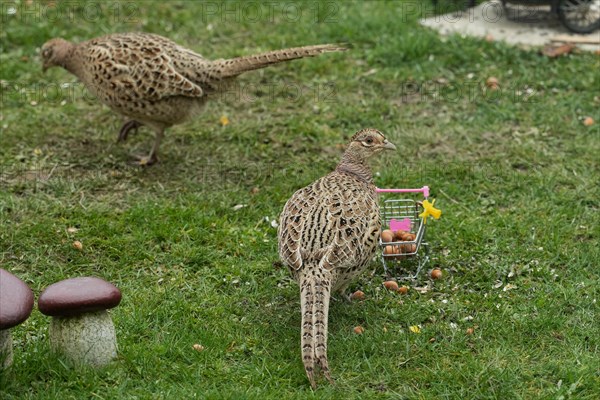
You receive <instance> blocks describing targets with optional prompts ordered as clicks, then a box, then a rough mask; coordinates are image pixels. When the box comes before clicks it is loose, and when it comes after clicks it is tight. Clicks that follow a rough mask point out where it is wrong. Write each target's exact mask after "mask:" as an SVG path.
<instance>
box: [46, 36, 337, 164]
mask: <svg viewBox="0 0 600 400" xmlns="http://www.w3.org/2000/svg"><path fill="white" fill-rule="evenodd" d="M344 50H346V48H345V47H344V46H339V45H332V44H324V45H315V46H305V47H294V48H290V49H282V50H276V51H271V52H267V53H262V54H257V55H252V56H244V57H237V58H231V59H227V60H222V59H220V60H214V61H211V60H208V59H206V58H204V57H202V56H201V55H200V54H198V53H195V52H193V51H192V50H189V49H186V48H185V47H182V46H179V45H178V44H177V43H175V42H173V41H171V40H169V39H167V38H165V37H162V36H159V35H154V34H150V33H133V32H132V33H114V34H110V35H107V36H102V37H98V38H95V39H91V40H87V41H85V42H81V43H71V42H69V41H66V40H64V39H60V38H55V39H51V40H49V41H48V42H46V43H45V44H44V45H43V46H42V50H41V56H42V61H43V70H44V71H45V70H46V69H48V68H51V67H62V68H64V69H66V70H67V71H69V72H70V73H72V74H74V75H75V76H77V78H79V80H80V81H81V82H83V84H84V85H85V86H86V87H87V89H88V90H89V91H90V92H91V93H92V94H93V95H95V96H96V97H97V98H98V99H99V100H100V101H101V102H103V103H104V104H106V105H107V106H109V107H110V108H111V109H113V110H114V111H116V112H117V113H119V114H122V115H124V116H126V117H127V118H128V119H129V121H128V122H127V123H125V125H123V127H122V128H121V130H120V132H119V141H123V140H125V139H126V138H127V135H128V133H129V131H130V130H132V129H137V128H138V127H139V126H142V125H147V126H149V127H150V128H152V129H153V130H154V131H155V132H156V139H155V141H154V146H153V147H152V150H151V151H150V155H149V156H148V157H144V158H142V159H141V163H142V164H144V165H150V164H153V163H155V162H156V161H158V157H157V154H158V148H159V146H160V142H161V140H162V137H163V134H164V131H165V129H167V128H169V127H171V126H173V125H176V124H180V123H183V122H184V121H186V120H188V119H190V118H192V117H193V116H195V115H196V114H197V113H199V112H200V110H201V109H202V107H203V106H204V104H205V102H206V101H207V99H208V96H209V95H213V96H214V95H215V94H218V93H222V92H223V91H225V90H226V88H227V85H228V84H230V83H231V82H232V80H233V79H234V78H235V77H237V76H238V75H240V74H242V73H244V72H246V71H251V70H255V69H259V68H265V67H268V66H270V65H273V64H278V63H281V62H284V61H290V60H295V59H299V58H304V57H314V56H318V55H320V54H322V53H328V52H335V51H344Z"/></svg>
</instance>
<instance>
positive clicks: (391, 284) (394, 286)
mask: <svg viewBox="0 0 600 400" xmlns="http://www.w3.org/2000/svg"><path fill="white" fill-rule="evenodd" d="M383 286H385V288H386V289H387V290H390V291H392V292H397V291H398V282H396V281H385V282H383Z"/></svg>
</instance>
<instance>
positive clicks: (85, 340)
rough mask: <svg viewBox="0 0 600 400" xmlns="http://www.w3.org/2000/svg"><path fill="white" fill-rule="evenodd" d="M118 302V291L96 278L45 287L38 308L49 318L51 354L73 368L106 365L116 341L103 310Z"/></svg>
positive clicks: (63, 282)
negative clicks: (74, 366)
mask: <svg viewBox="0 0 600 400" xmlns="http://www.w3.org/2000/svg"><path fill="white" fill-rule="evenodd" d="M120 301H121V292H120V291H119V289H117V287H116V286H115V285H113V284H112V283H109V282H107V281H105V280H103V279H100V278H94V277H80V278H72V279H66V280H64V281H60V282H57V283H55V284H53V285H50V286H48V287H47V288H46V290H44V292H42V294H41V295H40V298H39V299H38V308H39V309H40V312H42V313H43V314H45V315H49V316H52V317H53V318H52V321H51V322H50V328H49V331H48V332H49V336H50V347H51V348H52V350H53V351H55V352H57V353H60V354H62V355H64V356H65V357H66V358H67V359H68V360H69V361H70V362H71V363H72V364H74V365H76V366H79V365H88V366H92V367H101V366H104V365H106V364H108V363H110V361H111V360H113V359H114V358H115V357H116V356H117V337H116V334H115V327H114V325H113V322H112V319H111V318H110V315H109V314H108V312H107V311H106V310H107V309H109V308H113V307H116V306H117V305H118V304H119V303H120Z"/></svg>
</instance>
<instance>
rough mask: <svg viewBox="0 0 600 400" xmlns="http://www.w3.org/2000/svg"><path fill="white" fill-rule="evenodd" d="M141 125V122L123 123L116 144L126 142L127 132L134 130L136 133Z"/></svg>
mask: <svg viewBox="0 0 600 400" xmlns="http://www.w3.org/2000/svg"><path fill="white" fill-rule="evenodd" d="M142 125H143V124H142V123H141V122H137V121H134V120H131V121H127V122H125V123H124V124H123V126H122V127H121V129H120V130H119V137H118V138H117V143H119V142H124V141H126V140H127V136H129V131H133V130H135V131H136V132H137V129H138V128H139V127H140V126H142Z"/></svg>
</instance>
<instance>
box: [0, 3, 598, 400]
mask: <svg viewBox="0 0 600 400" xmlns="http://www.w3.org/2000/svg"><path fill="white" fill-rule="evenodd" d="M25 3H27V2H24V1H21V2H17V3H10V4H9V3H3V4H2V7H3V8H2V18H3V21H2V26H1V32H0V35H1V36H0V37H1V42H0V48H1V55H0V79H2V90H3V92H2V110H1V111H0V127H1V129H2V130H1V139H0V143H1V145H0V166H1V168H2V169H1V170H0V173H1V174H2V175H1V178H2V180H1V181H0V188H1V190H0V218H1V220H0V263H1V266H2V268H5V269H7V270H9V271H11V272H13V273H14V274H16V275H18V276H20V277H21V278H22V279H24V280H25V281H26V282H27V283H28V284H29V285H30V286H31V287H32V289H33V290H34V292H35V294H36V296H38V295H39V294H40V293H41V291H42V290H43V289H44V288H45V287H46V286H48V285H49V284H51V283H54V282H56V281H58V280H60V279H64V278H68V277H75V276H83V275H95V276H100V277H103V278H105V279H107V280H110V281H112V282H114V283H115V284H116V285H117V286H118V287H119V288H120V289H121V290H122V292H123V301H122V303H121V305H120V306H119V307H117V308H115V309H114V310H113V311H112V316H113V319H114V321H115V325H116V329H117V336H118V341H119V358H118V360H116V362H115V363H114V364H113V365H111V366H110V367H107V368H105V369H102V370H98V371H94V370H83V371H76V370H72V369H70V368H68V367H67V365H66V364H65V363H64V361H63V360H61V359H60V358H58V357H57V356H55V355H52V354H50V352H49V345H48V341H47V328H48V323H49V319H48V318H47V317H45V316H43V315H42V314H41V313H39V311H37V310H34V312H33V313H32V315H31V317H30V318H29V319H28V320H27V321H26V322H25V323H24V324H22V325H20V326H19V327H16V328H15V329H14V330H13V337H14V341H15V363H14V365H13V367H12V368H11V369H9V370H7V371H3V372H2V373H1V375H0V397H1V398H2V399H7V400H8V399H83V398H90V399H92V398H100V399H136V398H137V399H188V398H210V399H221V398H223V399H234V398H235V399H242V398H256V399H258V398H261V399H263V398H278V399H294V398H295V399H304V398H331V399H339V398H356V399H359V398H360V399H365V398H394V399H396V398H407V399H434V398H448V399H484V398H489V399H569V398H570V399H596V398H597V396H598V394H599V393H600V364H599V363H598V359H599V357H600V348H599V346H600V324H598V320H599V318H600V316H599V313H598V311H599V306H598V302H597V300H598V297H599V295H600V289H599V288H600V287H599V285H598V268H597V267H598V263H599V260H600V246H599V242H600V240H599V239H600V228H599V227H600V217H599V212H598V211H599V208H600V201H599V198H600V190H599V182H600V163H599V162H598V154H600V132H599V128H598V127H599V126H600V124H599V122H600V113H599V112H598V110H599V109H600V107H599V106H600V100H599V98H598V88H599V87H600V73H599V72H598V71H600V68H598V67H599V61H598V56H597V55H594V54H593V53H576V54H571V55H568V56H565V57H562V58H558V59H548V58H545V57H543V56H541V55H540V54H539V53H538V52H537V51H535V50H534V51H524V50H520V49H517V48H514V47H509V46H506V45H504V44H502V43H496V42H494V43H488V42H485V41H481V40H476V39H470V38H461V37H459V36H453V37H449V38H446V39H441V38H439V37H438V36H437V34H436V33H434V32H432V31H429V30H427V29H424V28H422V27H420V26H419V25H418V23H417V20H416V17H417V15H416V14H415V13H411V14H410V15H406V16H403V15H402V12H403V10H404V11H406V10H407V9H406V6H407V3H403V2H365V3H361V2H329V3H323V4H321V6H320V7H321V8H319V9H318V10H317V9H316V8H315V4H316V3H303V4H300V3H296V4H297V5H298V6H299V7H300V8H301V9H302V10H304V11H305V12H303V13H302V15H301V16H297V15H291V16H290V15H287V14H284V7H287V6H289V5H290V4H292V3H291V2H282V3H276V4H275V5H274V7H275V8H274V9H273V20H272V21H270V20H268V15H269V14H267V10H268V7H270V6H268V5H261V7H262V11H261V12H262V13H263V14H262V16H261V18H259V21H258V22H253V20H254V19H255V18H254V17H253V16H251V15H250V14H241V12H239V16H235V15H230V16H229V17H227V16H226V15H225V14H224V12H223V11H222V10H221V11H219V10H217V11H216V12H214V10H213V9H212V8H211V9H207V8H206V7H208V6H210V7H212V6H213V5H214V3H210V4H209V3H199V2H180V3H174V2H173V3H171V2H165V3H164V4H162V3H150V2H124V3H112V2H111V3H106V4H105V3H88V4H84V3H75V5H74V6H73V8H72V12H73V13H72V14H70V13H68V12H67V11H64V10H63V11H61V12H60V13H58V14H51V12H52V8H51V6H49V3H48V2H42V3H34V4H33V5H32V6H31V7H38V8H37V9H36V8H33V10H34V11H33V13H30V14H27V15H25V16H24V14H23V13H22V11H23V7H27V6H26V5H25ZM12 4H15V7H16V10H17V14H16V15H13V16H9V15H8V9H9V8H10V7H9V6H10V5H12ZM69 4H73V3H72V2H71V3H69ZM229 6H231V7H233V9H235V7H237V9H238V10H239V9H240V7H242V3H230V4H229ZM311 7H312V8H311ZM324 7H325V8H324ZM326 7H329V8H326ZM69 10H71V9H69ZM94 10H96V11H94ZM315 10H317V11H318V14H317V15H315V14H314V13H315V12H317V11H315ZM292 11H293V10H292ZM248 12H250V11H248ZM290 12H291V11H290ZM56 15H58V17H56ZM130 30H142V31H148V32H155V33H159V34H163V35H165V36H168V37H170V38H172V39H173V40H175V41H177V42H178V43H180V44H182V45H185V46H188V47H190V48H192V49H194V50H196V51H198V52H200V53H201V54H203V55H204V56H206V57H209V58H221V57H223V58H224V57H232V56H237V55H242V54H251V53H253V52H258V51H265V50H269V49H276V48H280V47H285V46H296V45H305V44H312V43H326V42H349V43H352V45H353V49H352V51H349V52H346V53H344V54H328V55H324V56H321V57H318V58H314V59H309V60H302V61H296V62H292V63H290V64H287V65H283V66H277V67H274V68H270V69H268V70H263V71H257V72H252V73H248V74H246V75H244V76H242V77H240V79H239V84H240V86H239V87H240V88H243V89H244V90H246V92H244V93H250V97H251V99H250V100H249V99H248V98H245V99H242V100H241V101H236V99H235V97H236V96H235V93H233V94H230V95H228V96H224V98H223V99H222V100H221V101H215V102H212V103H210V104H209V105H208V106H207V107H206V109H205V112H204V113H203V114H202V115H201V116H199V117H198V118H197V119H195V120H193V121H190V122H188V123H186V124H183V125H179V126H176V127H174V128H172V129H170V130H169V131H168V132H167V135H166V137H165V140H164V142H163V146H162V154H161V156H162V158H161V163H160V164H159V165H157V166H155V167H152V168H146V169H140V168H138V167H136V166H133V165H132V163H131V155H132V154H140V153H146V152H147V151H148V150H149V146H150V145H151V141H152V139H151V136H150V132H149V131H148V130H145V129H144V128H142V129H141V130H140V132H139V133H138V134H137V135H134V136H133V137H131V138H130V140H129V141H128V142H127V143H125V144H124V145H122V146H121V145H116V144H115V143H114V142H115V139H116V133H117V130H118V128H119V126H120V124H121V123H122V119H121V118H120V117H118V116H116V115H114V114H113V113H112V112H110V111H109V110H108V109H107V108H106V107H103V106H100V105H98V104H97V103H96V102H95V101H93V100H90V99H88V98H86V96H85V91H84V90H82V87H81V85H78V84H74V85H73V86H72V87H73V91H72V93H70V94H64V93H62V92H61V93H59V92H57V90H58V89H57V87H58V86H55V85H57V84H65V83H75V82H76V79H75V78H74V77H73V76H71V75H69V74H67V73H66V72H65V71H62V70H58V69H54V70H51V71H48V72H47V73H46V74H42V72H41V66H40V63H39V58H38V50H39V47H40V46H41V44H42V43H43V42H45V41H46V40H47V39H49V38H51V37H54V36H63V37H65V38H68V39H72V40H84V39H87V38H91V37H94V36H98V35H101V34H104V33H107V32H113V31H130ZM489 76H495V77H497V78H498V79H499V81H500V82H501V85H502V90H501V91H500V95H496V94H494V95H493V96H495V97H492V95H491V94H490V93H489V92H486V89H485V80H486V79H487V78H488V77H489ZM415 85H416V86H418V87H420V88H421V90H420V91H416V90H414V87H415ZM286 88H287V89H286ZM290 88H302V94H301V95H299V96H297V95H294V92H292V91H291V89H290ZM527 88H530V89H531V91H532V92H533V95H531V96H529V97H528V98H526V97H527V96H524V94H523V93H525V92H526V90H527ZM53 90H54V92H53ZM64 90H66V89H64ZM240 90H242V89H240ZM270 90H273V93H274V95H271V94H270V93H271V92H270ZM317 93H318V94H317ZM434 93H437V94H438V96H437V97H435V96H434ZM290 95H291V98H290ZM247 97H248V96H247ZM32 102H35V103H32ZM61 103H62V104H61ZM221 115H226V116H228V118H229V119H230V121H231V123H230V124H229V125H227V126H225V127H222V126H220V124H219V118H220V117H221ZM586 116H591V117H593V118H594V119H595V120H596V121H597V122H596V124H595V125H593V126H591V127H585V126H584V125H583V124H582V119H583V118H584V117H586ZM367 126H372V127H376V128H378V129H380V130H382V131H383V132H384V133H386V135H387V136H388V137H389V139H390V140H391V141H392V142H394V143H395V144H396V145H397V146H398V147H399V149H400V151H399V152H398V153H397V154H393V155H390V154H388V155H386V156H385V157H383V158H382V159H381V160H377V161H375V162H374V170H375V171H377V172H378V174H377V176H376V178H375V179H376V183H377V185H378V186H380V187H413V186H417V187H420V186H422V185H424V184H427V185H429V186H431V188H432V189H433V193H432V194H433V197H435V198H437V203H436V205H438V206H439V207H440V208H441V209H442V210H443V217H442V219H441V220H439V221H436V222H432V223H431V226H430V229H429V230H428V236H429V241H430V242H431V243H432V245H433V260H432V263H431V265H430V267H431V266H437V267H439V268H441V269H442V270H443V271H444V274H445V276H444V279H442V280H441V281H436V282H435V283H431V282H428V279H427V277H426V275H423V276H421V279H420V280H419V282H416V283H415V284H414V286H424V285H430V290H429V291H427V292H424V293H419V292H418V291H416V290H411V291H410V292H409V294H408V295H406V296H403V297H399V296H397V295H393V294H390V293H388V292H386V291H385V290H383V289H382V286H381V282H382V280H383V272H382V269H381V266H380V265H379V264H378V263H377V262H374V263H373V265H372V269H371V270H372V271H374V273H373V274H365V275H364V276H363V277H362V278H361V279H360V280H359V281H357V282H356V284H354V285H353V286H352V287H351V288H352V289H357V288H360V289H362V290H363V291H364V292H365V293H366V295H367V298H366V300H365V301H362V302H358V303H353V304H345V303H343V302H339V301H335V302H334V304H333V306H332V308H331V311H330V334H329V358H330V364H331V367H332V372H333V375H334V378H335V379H336V385H335V386H330V385H328V384H326V383H325V382H320V383H321V384H320V385H319V388H318V389H317V390H316V391H315V392H313V391H311V389H310V386H309V385H308V382H307V380H306V377H305V375H304V371H303V367H302V364H301V360H300V344H299V343H300V337H299V326H300V313H299V308H300V305H299V295H298V289H297V286H296V284H295V283H294V282H293V281H292V280H291V279H290V278H289V276H288V273H287V271H285V270H284V269H277V268H274V267H273V262H274V261H276V260H277V243H276V229H275V228H273V227H272V226H271V224H270V220H272V219H276V218H277V216H278V214H279V212H280V210H281V209H282V207H283V204H284V203H285V201H286V200H287V198H288V197H289V196H291V194H292V193H293V192H294V191H295V190H296V189H298V188H300V187H302V186H304V185H306V184H308V183H310V182H311V181H312V180H314V179H316V178H317V177H319V176H321V175H324V174H326V173H327V172H328V171H330V170H331V169H332V168H333V167H334V166H335V164H336V161H337V159H338V158H339V156H340V154H341V151H342V148H341V147H340V145H343V144H344V143H345V142H346V141H347V139H348V138H349V137H350V136H351V135H352V134H353V133H354V132H355V131H356V130H358V129H360V128H363V127H367ZM253 188H258V192H256V191H252V189H253ZM238 204H245V205H246V207H243V208H241V209H239V210H237V211H234V209H233V207H234V206H235V205H238ZM267 218H268V219H269V220H267ZM69 227H77V228H78V229H79V231H78V232H76V233H69V232H67V228H69ZM74 240H80V241H81V242H82V243H83V246H84V247H83V251H81V252H79V251H77V250H75V249H74V248H72V246H71V243H72V242H73V241H74ZM508 284H510V285H512V286H507V285H508ZM511 287H514V289H511V290H504V289H505V288H506V289H508V288H511ZM356 325H362V326H364V327H365V333H364V334H363V335H360V336H358V335H355V334H354V333H353V331H352V328H353V327H354V326H356ZM413 325H419V326H420V333H419V334H415V333H412V332H410V330H409V327H410V326H413ZM469 327H475V330H474V334H473V335H467V334H466V330H467V328H469ZM195 343H199V344H202V345H203V346H205V350H204V351H202V352H197V351H194V350H193V349H192V345H193V344H195Z"/></svg>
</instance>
